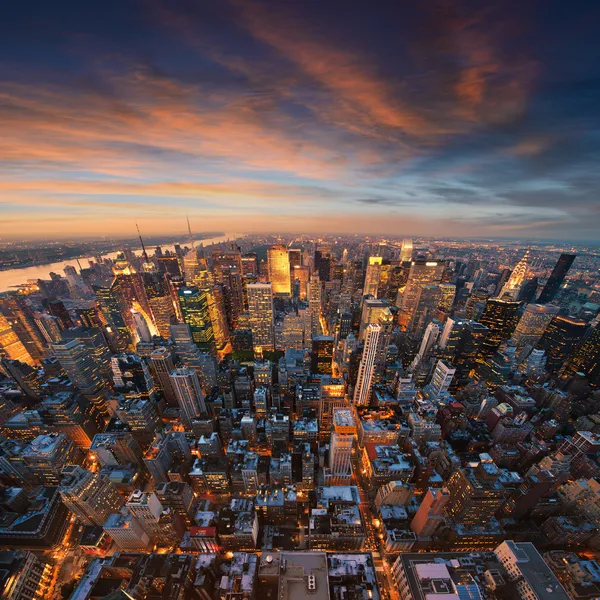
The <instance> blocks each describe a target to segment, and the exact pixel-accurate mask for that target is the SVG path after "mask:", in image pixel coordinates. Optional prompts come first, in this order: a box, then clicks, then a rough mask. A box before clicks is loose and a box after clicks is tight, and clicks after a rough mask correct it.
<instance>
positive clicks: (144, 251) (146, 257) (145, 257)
mask: <svg viewBox="0 0 600 600" xmlns="http://www.w3.org/2000/svg"><path fill="white" fill-rule="evenodd" d="M135 228H136V229H137V232H138V235H139V236H140V243H141V244H142V254H143V256H144V262H149V261H148V253H147V252H146V246H144V240H143V239H142V234H141V233H140V228H139V227H138V224H137V223H136V224H135Z"/></svg>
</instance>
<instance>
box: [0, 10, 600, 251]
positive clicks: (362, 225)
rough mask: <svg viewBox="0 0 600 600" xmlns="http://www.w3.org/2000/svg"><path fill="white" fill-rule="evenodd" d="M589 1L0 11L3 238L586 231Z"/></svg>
mask: <svg viewBox="0 0 600 600" xmlns="http://www.w3.org/2000/svg"><path fill="white" fill-rule="evenodd" d="M599 31H600V3H598V2H578V1H568V2H567V1H565V0H543V1H542V0H540V1H534V0H520V1H519V2H516V1H513V0H500V1H499V2H497V3H493V2H485V0H479V1H477V2H459V1H450V0H438V1H430V0H422V1H418V0H412V1H407V0H404V1H403V0H397V1H395V2H391V1H390V2H383V1H381V0H370V1H368V2H362V1H359V0H350V1H348V0H346V1H344V2H338V1H334V0H315V1H313V0H296V1H283V0H271V1H269V2H267V1H265V2H260V1H251V0H188V1H184V0H140V1H132V0H118V1H110V0H108V1H105V2H100V1H94V0H92V1H91V2H84V1H78V2H71V1H67V0H57V1H54V2H48V1H45V2H32V1H29V0H22V1H20V2H6V3H3V7H2V9H0V58H1V60H0V238H3V239H11V238H16V239H25V238H27V239H29V238H34V237H39V236H43V237H45V238H62V237H75V236H98V235H110V236H121V235H127V236H129V237H132V236H133V235H135V225H134V222H135V221H136V220H137V222H138V223H139V225H140V228H142V229H143V231H144V232H145V233H146V234H161V233H164V234H170V233H177V232H182V231H184V229H185V226H186V225H185V215H186V214H188V215H189V217H190V221H191V222H192V227H193V229H194V230H195V231H235V232H356V233H375V234H378V233H381V234H398V235H403V234H404V235H411V234H412V235H433V236H452V237H454V236H465V237H466V236H509V237H525V236H532V237H540V238H558V239H570V240H585V241H594V240H597V239H598V238H599V237H600V236H598V231H600V195H599V189H600V186H599V184H600V36H599V35H598V32H599Z"/></svg>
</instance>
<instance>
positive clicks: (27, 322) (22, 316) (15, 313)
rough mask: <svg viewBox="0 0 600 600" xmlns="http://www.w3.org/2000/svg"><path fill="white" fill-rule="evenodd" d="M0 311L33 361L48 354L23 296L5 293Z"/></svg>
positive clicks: (37, 360)
mask: <svg viewBox="0 0 600 600" xmlns="http://www.w3.org/2000/svg"><path fill="white" fill-rule="evenodd" d="M0 312H2V313H3V314H4V316H5V317H6V320H7V321H8V322H9V324H10V327H11V329H12V330H13V331H14V333H15V334H16V335H17V337H18V338H19V340H20V341H21V343H22V344H23V346H25V349H26V350H27V352H28V353H29V355H30V356H31V358H32V359H33V360H34V361H35V362H39V361H41V360H42V359H43V358H44V357H45V356H46V355H47V354H48V352H47V350H46V344H45V342H44V338H43V337H42V334H41V332H40V331H39V330H38V328H37V325H36V323H35V320H34V316H33V311H32V310H31V308H30V306H29V305H28V304H27V301H26V300H25V298H23V297H20V296H17V295H13V294H7V295H5V296H4V299H3V300H2V302H1V303H0ZM0 331H1V328H0ZM0 338H1V334H0Z"/></svg>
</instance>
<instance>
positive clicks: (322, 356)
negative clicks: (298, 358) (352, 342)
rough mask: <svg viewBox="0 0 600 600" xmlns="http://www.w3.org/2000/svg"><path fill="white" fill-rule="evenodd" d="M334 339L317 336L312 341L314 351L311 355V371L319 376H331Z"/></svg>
mask: <svg viewBox="0 0 600 600" xmlns="http://www.w3.org/2000/svg"><path fill="white" fill-rule="evenodd" d="M333 344H334V340H333V338H332V337H330V336H327V335H317V336H314V337H313V339H312V351H311V355H310V362H311V371H312V372H313V373H315V374H319V375H331V369H332V362H333Z"/></svg>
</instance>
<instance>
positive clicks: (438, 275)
mask: <svg viewBox="0 0 600 600" xmlns="http://www.w3.org/2000/svg"><path fill="white" fill-rule="evenodd" d="M445 268H446V262H445V261H443V260H427V259H424V258H417V259H415V260H413V261H412V262H411V265H410V271H409V273H408V281H407V283H406V287H405V288H404V291H403V292H402V294H400V291H399V292H398V298H397V300H396V305H397V306H398V308H400V310H401V311H402V313H403V314H404V315H405V320H406V321H407V322H409V323H410V322H411V321H412V319H413V313H414V312H415V310H416V307H417V304H418V302H419V298H420V292H421V288H422V287H423V286H425V285H433V284H435V285H437V284H440V283H441V282H442V276H443V274H444V269H445ZM440 295H441V294H440Z"/></svg>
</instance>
